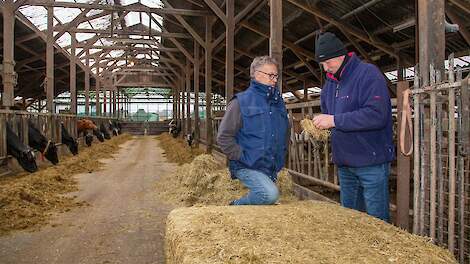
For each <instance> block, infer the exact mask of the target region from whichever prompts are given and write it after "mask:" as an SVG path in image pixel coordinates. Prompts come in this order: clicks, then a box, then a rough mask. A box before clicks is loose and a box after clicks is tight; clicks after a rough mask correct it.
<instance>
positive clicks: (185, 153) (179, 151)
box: [155, 133, 204, 165]
mask: <svg viewBox="0 0 470 264" xmlns="http://www.w3.org/2000/svg"><path fill="white" fill-rule="evenodd" d="M155 138H156V139H157V140H158V141H159V143H160V144H159V145H160V147H161V148H163V150H164V151H165V153H164V154H165V157H166V158H167V159H168V161H170V162H174V163H178V164H180V165H181V164H184V163H189V162H191V161H192V160H193V159H194V158H195V157H196V156H198V155H200V154H202V153H204V151H203V150H201V149H199V148H195V147H194V148H191V147H189V146H188V144H187V143H186V142H185V141H184V139H182V138H174V137H173V136H171V135H170V134H168V133H162V134H160V135H158V136H156V137H155Z"/></svg>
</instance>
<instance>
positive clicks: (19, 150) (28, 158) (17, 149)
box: [6, 123, 38, 172]
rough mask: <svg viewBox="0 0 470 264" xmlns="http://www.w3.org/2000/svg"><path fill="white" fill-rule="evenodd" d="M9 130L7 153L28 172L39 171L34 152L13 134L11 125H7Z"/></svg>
mask: <svg viewBox="0 0 470 264" xmlns="http://www.w3.org/2000/svg"><path fill="white" fill-rule="evenodd" d="M6 130H7V152H8V154H10V155H12V156H13V157H14V158H15V159H16V160H17V161H18V163H19V164H20V166H21V167H22V168H23V169H24V170H25V171H27V172H35V171H37V170H38V166H37V165H36V159H35V157H34V152H33V150H32V149H31V148H30V147H29V146H27V145H26V144H24V143H23V142H21V140H20V138H19V137H18V136H17V135H16V134H15V132H13V130H12V129H11V127H10V125H9V124H8V123H7V124H6Z"/></svg>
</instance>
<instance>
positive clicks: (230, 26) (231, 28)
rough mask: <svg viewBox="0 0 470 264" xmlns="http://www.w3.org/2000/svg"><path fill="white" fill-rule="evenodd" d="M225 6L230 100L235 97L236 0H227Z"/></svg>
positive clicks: (226, 73) (226, 87)
mask: <svg viewBox="0 0 470 264" xmlns="http://www.w3.org/2000/svg"><path fill="white" fill-rule="evenodd" d="M206 1H208V0H206ZM225 7H226V22H225V32H226V33H225V34H226V36H227V37H226V42H225V43H226V44H225V100H226V101H227V102H228V101H230V99H232V97H233V68H234V58H233V57H234V53H235V50H234V49H235V36H234V35H235V18H234V12H235V0H227V1H226V5H225Z"/></svg>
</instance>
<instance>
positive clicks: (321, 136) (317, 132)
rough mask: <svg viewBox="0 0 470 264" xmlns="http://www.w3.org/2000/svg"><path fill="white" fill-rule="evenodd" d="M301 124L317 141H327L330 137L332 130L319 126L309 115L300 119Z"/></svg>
mask: <svg viewBox="0 0 470 264" xmlns="http://www.w3.org/2000/svg"><path fill="white" fill-rule="evenodd" d="M300 126H302V129H303V130H304V131H305V132H307V133H308V134H309V135H310V136H311V137H313V139H315V140H317V141H327V140H328V138H329V137H330V131H329V130H328V129H320V128H317V127H316V126H315V125H314V124H313V120H311V119H310V117H309V116H308V115H307V116H306V118H304V119H303V120H301V121H300Z"/></svg>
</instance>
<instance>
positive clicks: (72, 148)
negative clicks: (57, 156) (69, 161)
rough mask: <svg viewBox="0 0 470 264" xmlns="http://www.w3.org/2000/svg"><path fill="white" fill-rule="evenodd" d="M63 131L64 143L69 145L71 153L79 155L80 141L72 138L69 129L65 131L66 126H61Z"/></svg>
mask: <svg viewBox="0 0 470 264" xmlns="http://www.w3.org/2000/svg"><path fill="white" fill-rule="evenodd" d="M60 126H61V130H62V133H61V134H62V143H63V144H65V145H67V147H68V148H69V150H70V152H72V154H73V155H77V154H78V141H77V140H76V139H74V138H73V137H72V136H70V134H69V132H68V131H67V129H65V127H64V124H60Z"/></svg>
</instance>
